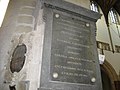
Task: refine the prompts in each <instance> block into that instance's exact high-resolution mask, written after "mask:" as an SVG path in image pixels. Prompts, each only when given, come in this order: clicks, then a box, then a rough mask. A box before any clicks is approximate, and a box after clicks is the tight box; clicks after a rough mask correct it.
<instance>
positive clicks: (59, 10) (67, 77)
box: [39, 0, 102, 90]
mask: <svg viewBox="0 0 120 90" xmlns="http://www.w3.org/2000/svg"><path fill="white" fill-rule="evenodd" d="M43 6H44V7H43ZM42 7H43V11H44V14H43V20H44V22H45V32H44V45H43V57H42V66H41V76H40V78H41V79H40V88H39V90H102V87H101V77H100V70H99V63H98V56H97V46H96V40H95V28H96V26H95V22H96V21H97V19H98V18H99V17H100V15H99V14H98V13H95V12H92V11H90V10H87V9H85V8H82V7H79V6H76V5H74V4H71V3H68V2H65V1H63V0H43V1H42Z"/></svg>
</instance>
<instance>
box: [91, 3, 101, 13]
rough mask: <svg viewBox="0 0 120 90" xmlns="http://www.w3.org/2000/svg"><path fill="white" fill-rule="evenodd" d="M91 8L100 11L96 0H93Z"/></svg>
mask: <svg viewBox="0 0 120 90" xmlns="http://www.w3.org/2000/svg"><path fill="white" fill-rule="evenodd" d="M90 8H91V10H92V11H94V12H99V9H98V5H97V3H95V2H94V1H91V4H90Z"/></svg>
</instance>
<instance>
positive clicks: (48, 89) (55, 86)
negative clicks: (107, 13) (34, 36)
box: [39, 0, 102, 90]
mask: <svg viewBox="0 0 120 90" xmlns="http://www.w3.org/2000/svg"><path fill="white" fill-rule="evenodd" d="M45 1H48V0H45ZM51 1H54V0H51ZM57 1H58V0H57ZM67 4H68V3H67ZM68 7H69V5H68ZM79 8H80V7H79ZM43 9H44V15H43V17H44V18H45V19H44V20H45V32H44V36H45V37H44V47H43V56H42V67H41V76H40V88H39V90H74V89H76V90H102V85H101V75H100V70H99V69H97V68H100V67H99V62H98V54H97V45H96V40H95V29H96V27H95V26H96V25H95V21H96V19H92V21H90V20H91V18H90V17H87V20H88V21H89V22H90V23H91V25H92V27H91V28H90V29H91V35H92V36H91V38H92V43H93V48H96V49H93V52H95V59H96V73H97V75H96V82H95V84H94V85H87V84H76V83H69V82H59V81H51V79H50V59H51V45H52V23H53V15H54V14H53V13H54V12H55V11H56V10H55V9H54V8H50V7H46V6H44V8H43ZM75 11H76V12H77V10H74V12H75ZM70 12H71V11H70ZM84 12H86V11H84ZM71 13H73V12H71ZM92 13H93V12H91V14H92ZM75 15H76V13H75ZM79 15H80V16H81V13H79ZM93 16H94V14H93ZM77 17H78V16H77ZM82 18H84V19H86V16H85V17H83V15H82V17H81V19H82Z"/></svg>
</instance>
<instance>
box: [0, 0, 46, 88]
mask: <svg viewBox="0 0 120 90" xmlns="http://www.w3.org/2000/svg"><path fill="white" fill-rule="evenodd" d="M40 8H41V7H40V2H39V0H11V1H10V3H9V6H8V10H7V12H6V16H5V19H4V22H3V25H2V27H1V28H0V42H1V43H0V74H1V75H0V90H9V85H16V89H17V90H28V89H29V90H37V88H38V86H39V80H40V67H41V60H42V47H43V38H44V22H43V20H42V12H43V11H42V9H40ZM23 43H24V44H25V45H26V47H27V52H26V55H25V56H26V60H25V64H24V66H23V68H22V70H21V71H20V72H18V73H16V72H15V73H12V72H11V71H10V62H11V56H12V53H13V51H14V49H15V48H16V46H17V45H20V44H23Z"/></svg>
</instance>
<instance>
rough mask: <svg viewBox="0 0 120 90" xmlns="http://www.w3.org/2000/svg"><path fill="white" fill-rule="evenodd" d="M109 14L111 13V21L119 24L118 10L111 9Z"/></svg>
mask: <svg viewBox="0 0 120 90" xmlns="http://www.w3.org/2000/svg"><path fill="white" fill-rule="evenodd" d="M109 14H110V20H111V22H112V23H115V24H119V19H118V15H117V12H116V11H115V10H114V9H111V10H110V12H109Z"/></svg>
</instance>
